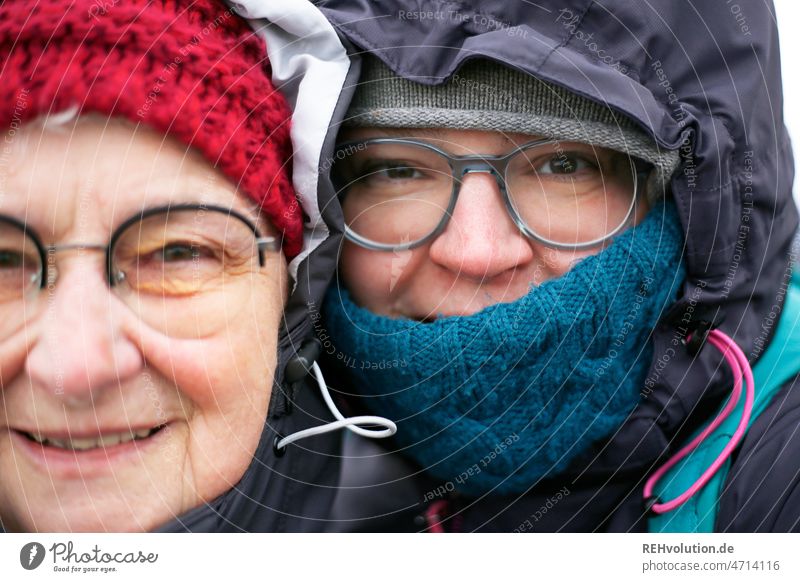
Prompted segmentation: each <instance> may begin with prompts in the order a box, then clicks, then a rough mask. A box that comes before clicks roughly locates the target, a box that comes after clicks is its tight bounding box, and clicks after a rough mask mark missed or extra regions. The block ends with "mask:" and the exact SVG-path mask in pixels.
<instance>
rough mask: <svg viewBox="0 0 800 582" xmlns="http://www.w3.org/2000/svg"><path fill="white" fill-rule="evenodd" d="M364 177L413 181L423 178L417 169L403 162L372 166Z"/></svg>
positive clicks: (365, 171)
mask: <svg viewBox="0 0 800 582" xmlns="http://www.w3.org/2000/svg"><path fill="white" fill-rule="evenodd" d="M362 175H363V176H364V177H365V178H378V179H388V180H412V179H415V178H419V177H421V176H422V172H420V171H419V170H418V169H417V168H415V167H414V166H412V165H409V164H407V163H402V162H384V163H378V164H372V165H370V166H369V167H367V168H365V170H364V172H362Z"/></svg>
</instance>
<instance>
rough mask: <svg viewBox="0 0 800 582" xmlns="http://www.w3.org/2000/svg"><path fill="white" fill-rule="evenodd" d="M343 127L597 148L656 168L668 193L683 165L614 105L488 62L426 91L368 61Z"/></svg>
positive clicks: (373, 60)
mask: <svg viewBox="0 0 800 582" xmlns="http://www.w3.org/2000/svg"><path fill="white" fill-rule="evenodd" d="M344 124H345V125H346V126H348V127H402V128H425V127H446V128H450V129H477V130H484V131H499V132H508V133H527V134H531V135H536V136H541V137H547V138H550V139H558V140H564V141H578V142H582V143H588V144H594V145H597V146H602V147H607V148H611V149H614V150H617V151H621V152H625V153H627V154H629V155H632V156H634V157H637V158H641V159H643V160H645V161H648V162H650V163H651V164H653V166H654V168H655V170H656V171H655V180H656V181H657V182H658V183H660V185H661V188H663V187H664V185H666V184H668V183H669V178H670V176H671V175H672V172H673V171H674V170H675V168H676V167H677V165H678V162H679V155H678V152H677V151H671V150H665V149H663V148H660V147H659V146H658V144H656V143H655V141H654V140H653V139H652V138H651V137H650V136H648V135H647V134H645V133H644V131H642V129H641V128H639V126H637V125H636V124H635V123H634V122H633V121H632V120H631V119H629V118H628V117H627V116H625V115H622V114H619V113H616V112H615V111H614V110H613V109H611V108H610V107H608V106H607V105H603V104H601V103H596V102H594V101H591V100H590V99H586V98H585V97H582V96H580V95H578V94H576V93H573V92H571V91H568V90H567V89H564V88H563V87H559V86H557V85H553V84H552V83H547V82H545V81H542V80H540V79H537V78H536V77H533V76H531V75H528V74H526V73H523V72H520V71H517V70H514V69H510V68H508V67H505V66H503V65H501V64H499V63H496V62H493V61H489V60H486V59H475V60H471V61H468V62H467V63H465V64H464V65H463V66H462V67H461V68H460V69H459V70H458V71H457V72H456V73H455V74H454V75H453V76H452V77H451V78H450V79H448V80H447V81H446V82H445V83H442V84H440V85H424V84H422V83H417V82H414V81H413V80H409V79H405V78H403V77H400V76H398V75H395V74H394V73H393V72H392V70H391V69H390V68H389V67H388V66H386V65H385V64H384V63H383V62H382V61H381V60H380V59H378V58H377V57H374V56H372V55H365V56H364V59H363V61H362V70H361V76H360V78H359V84H358V87H357V88H356V92H355V94H354V96H353V100H352V102H351V104H350V108H349V110H348V112H347V116H346V118H345V121H344ZM661 188H659V189H661Z"/></svg>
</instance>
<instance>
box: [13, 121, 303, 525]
mask: <svg viewBox="0 0 800 582" xmlns="http://www.w3.org/2000/svg"><path fill="white" fill-rule="evenodd" d="M8 135H9V136H10V135H11V134H8ZM11 141H12V142H13V144H14V147H13V150H12V151H11V153H10V157H9V159H8V162H7V164H5V165H4V167H2V168H0V170H2V171H3V172H4V173H5V178H6V182H5V191H6V193H7V194H6V196H5V197H3V198H2V199H1V200H0V212H2V213H3V214H7V215H11V216H14V217H17V218H18V219H21V220H25V221H26V222H27V223H28V224H29V225H30V226H31V227H32V228H33V229H35V230H36V231H37V232H38V233H39V234H40V236H41V237H42V238H43V239H44V241H43V242H44V243H45V244H66V243H70V242H76V241H81V242H90V243H100V244H107V242H108V238H109V236H110V233H111V231H112V230H113V229H114V228H115V227H116V226H117V225H119V224H120V223H121V222H123V221H124V220H125V219H126V218H128V217H129V216H131V215H133V214H135V213H137V212H138V211H139V210H140V209H141V208H142V206H143V205H144V204H145V203H146V204H148V205H161V204H168V203H177V202H202V203H206V204H216V205H221V206H224V207H227V208H233V209H236V210H239V211H240V212H242V213H244V214H245V215H247V216H248V217H250V218H252V220H253V222H254V223H255V224H256V225H257V226H258V228H259V229H260V231H261V233H262V235H267V236H268V235H271V234H274V230H273V229H272V228H271V227H270V226H269V225H268V224H267V223H266V222H265V220H264V219H263V217H259V215H258V213H257V212H256V210H255V209H254V207H253V204H252V202H251V201H249V200H248V199H246V198H244V197H243V196H242V195H241V194H237V193H236V190H235V187H234V186H233V184H231V183H230V182H229V181H228V180H227V179H226V178H225V177H224V176H222V175H221V174H219V173H218V172H217V171H216V170H214V169H213V168H212V167H211V166H210V164H209V163H208V162H206V161H205V159H204V158H202V157H201V156H200V155H199V154H197V153H196V152H194V151H187V148H186V147H185V146H184V145H182V144H180V143H178V142H177V141H173V140H172V139H171V138H170V139H167V138H163V137H162V136H161V135H159V134H156V133H154V132H152V131H150V130H146V129H142V128H139V129H135V128H134V126H133V125H129V124H128V123H127V122H123V121H115V120H111V121H109V120H108V119H105V118H99V117H97V118H95V117H94V116H89V117H86V118H81V119H80V120H78V121H77V122H69V123H68V124H67V125H66V126H64V127H60V128H55V129H43V128H42V127H41V126H37V124H31V125H29V126H26V127H24V128H22V129H20V130H18V131H17V132H16V134H15V135H13V139H12V140H11ZM57 268H58V279H57V281H56V283H55V285H54V287H53V289H52V292H51V293H44V294H43V296H42V297H39V298H38V299H37V301H39V302H44V303H42V304H41V305H40V307H42V306H43V308H41V309H38V310H36V313H35V314H33V315H32V316H31V317H30V318H29V319H28V321H27V322H26V323H25V325H24V326H21V327H20V328H19V329H16V330H14V331H11V332H9V333H6V334H5V335H2V336H0V389H1V390H0V395H2V398H0V475H2V478H1V479H0V517H1V518H2V522H3V525H4V526H5V527H6V528H7V529H9V530H11V531H142V530H151V529H153V528H156V527H158V526H159V525H161V524H163V523H165V522H168V521H170V520H171V519H173V518H174V517H175V516H178V515H180V514H181V513H184V512H185V511H187V510H189V509H191V508H193V507H196V506H198V505H200V504H202V503H203V502H206V501H210V500H213V499H214V498H215V497H217V496H219V495H220V494H222V493H223V492H225V491H227V490H229V489H230V488H231V487H232V486H234V485H235V483H236V482H237V481H238V480H239V479H240V478H241V476H242V475H243V474H244V472H245V470H246V469H247V467H248V466H249V465H250V463H251V461H252V458H253V453H254V452H255V450H256V447H257V444H258V441H259V438H260V435H261V432H262V428H263V425H264V421H265V418H266V412H267V406H268V403H269V396H270V391H271V387H272V381H271V378H272V377H273V372H274V369H275V366H276V357H277V356H276V354H277V336H278V327H279V324H280V321H281V313H282V308H283V305H284V303H285V301H286V298H287V274H286V263H285V259H284V258H283V255H282V254H281V253H267V254H266V265H265V266H264V267H263V268H261V269H258V270H257V272H255V273H252V274H251V275H249V276H248V277H247V280H246V282H245V284H246V285H248V286H249V287H248V288H249V290H250V291H251V294H250V295H248V294H245V295H244V297H249V299H248V300H247V301H246V302H245V303H244V307H241V308H239V309H233V308H231V310H230V312H229V317H228V319H227V321H226V325H221V326H218V327H217V328H214V329H213V330H212V331H210V332H209V333H207V334H206V335H204V336H202V337H199V338H198V337H195V338H191V339H186V338H183V339H176V338H171V337H167V336H166V335H164V334H163V333H161V332H160V331H159V330H157V329H154V328H153V327H151V326H149V325H148V324H146V323H144V322H143V321H142V320H141V319H139V318H138V317H137V316H136V314H135V313H134V311H133V310H132V309H130V308H129V307H128V305H126V304H125V303H124V302H123V301H122V300H121V299H120V298H119V297H118V296H117V295H116V294H114V293H113V292H112V291H111V290H110V288H109V286H108V284H107V282H106V280H105V270H104V265H103V260H102V254H101V253H93V252H86V253H80V252H66V253H60V254H59V255H58V256H57ZM233 290H234V289H233V288H232V289H231V291H232V292H233ZM225 292H226V293H227V292H228V290H225ZM238 292H241V289H239V290H238V291H237V293H238ZM237 297H239V298H240V297H242V296H241V295H238V296H237ZM226 313H228V312H226ZM256 346H257V347H256ZM165 423H166V427H165V428H163V429H162V430H161V431H160V432H158V433H156V434H155V435H154V436H152V437H149V438H147V439H144V440H143V441H137V446H136V447H135V448H134V449H133V451H132V452H130V451H129V452H128V453H127V454H116V453H114V452H113V451H112V449H113V447H109V448H108V454H107V458H105V459H100V460H99V461H98V460H97V459H94V460H93V461H91V462H81V461H80V460H79V459H78V458H77V457H79V456H80V455H81V454H82V453H75V454H74V457H75V459H74V461H71V460H70V459H69V456H70V455H71V453H70V454H68V455H67V457H68V458H67V459H66V461H65V460H64V459H63V455H62V458H61V459H60V461H59V462H58V463H52V464H51V465H50V466H48V465H47V464H43V463H42V462H41V459H37V458H36V455H33V454H31V446H30V441H28V442H27V443H25V442H24V441H23V440H20V439H24V437H21V436H20V434H19V432H18V431H26V430H27V431H33V430H38V431H39V432H41V433H44V434H60V435H64V436H67V435H73V436H74V435H95V436H96V435H97V434H101V435H102V434H108V433H113V432H119V431H120V430H124V429H125V428H127V427H136V428H141V427H155V426H158V425H162V424H165ZM101 456H103V454H102V452H101Z"/></svg>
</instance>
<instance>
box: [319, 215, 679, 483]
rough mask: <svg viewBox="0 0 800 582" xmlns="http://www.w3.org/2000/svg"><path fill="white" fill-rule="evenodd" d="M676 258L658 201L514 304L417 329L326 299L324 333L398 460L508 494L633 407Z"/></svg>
mask: <svg viewBox="0 0 800 582" xmlns="http://www.w3.org/2000/svg"><path fill="white" fill-rule="evenodd" d="M682 251H683V233H682V230H681V226H680V223H679V221H678V217H677V212H676V210H675V208H674V206H673V205H672V204H671V203H659V204H658V205H656V207H655V208H653V209H652V210H651V211H650V212H649V214H648V216H647V217H646V218H645V219H644V220H643V221H642V222H641V223H640V224H639V225H637V226H636V227H633V228H630V229H629V230H628V231H627V232H625V233H624V234H622V235H621V236H619V237H618V238H617V239H616V240H615V241H614V242H613V243H612V244H611V245H610V246H609V247H608V248H606V249H604V250H603V251H602V252H600V253H598V254H597V255H594V256H591V257H588V258H586V259H583V260H582V261H581V262H580V263H578V264H577V265H576V266H575V267H573V268H572V269H571V270H570V271H569V272H567V273H566V274H565V275H563V276H562V277H559V278H558V279H553V280H550V281H546V282H545V283H543V284H541V285H540V286H538V287H534V288H532V289H531V290H530V292H529V293H528V294H527V295H525V296H524V297H522V298H520V299H518V300H517V301H515V302H513V303H500V304H496V305H492V306H490V307H487V308H486V309H484V310H482V311H480V312H478V313H475V314H474V315H470V316H465V317H447V318H442V319H438V320H436V321H434V322H432V323H420V322H416V321H410V320H404V319H391V318H388V317H384V316H379V315H375V314H373V313H371V312H369V311H367V310H365V309H362V308H360V307H358V306H357V305H355V304H354V303H353V302H352V300H351V299H350V298H349V296H348V294H347V292H346V291H344V290H342V289H339V288H336V287H334V288H332V289H331V290H330V291H329V292H328V295H327V297H326V301H325V310H324V312H325V316H326V327H327V329H328V331H329V333H330V335H331V338H332V340H333V346H335V349H336V350H338V352H339V355H340V356H341V357H340V359H342V360H343V361H346V362H349V363H350V364H352V365H348V372H349V373H350V375H351V381H352V382H353V384H354V387H355V389H356V391H357V392H359V393H360V394H362V395H363V396H365V397H366V398H365V403H366V405H367V406H368V407H369V408H370V409H371V411H372V412H374V413H376V414H380V415H383V416H386V417H388V418H390V419H392V420H394V421H395V422H397V426H398V431H397V435H396V437H395V438H396V439H397V442H398V444H399V445H400V447H401V449H402V452H403V453H404V454H406V455H408V456H410V457H412V458H413V459H414V460H416V461H417V462H418V463H419V464H420V465H421V466H422V467H424V468H425V469H426V470H427V471H428V472H429V473H431V474H432V475H434V476H436V477H438V478H440V479H442V480H444V481H446V482H447V483H449V484H451V485H452V488H453V489H457V490H459V491H461V492H463V493H465V494H468V495H480V494H483V493H486V492H489V491H491V492H493V493H495V494H511V493H518V492H522V491H525V490H526V489H528V488H529V487H531V486H533V485H534V484H535V483H536V481H537V480H538V479H540V478H542V477H545V476H548V477H552V476H554V475H557V474H559V473H560V472H562V471H564V470H565V469H566V468H567V466H568V465H569V464H570V462H571V461H573V460H574V459H575V458H576V457H577V456H579V455H580V454H581V453H584V452H586V451H587V450H588V448H589V447H590V445H591V444H592V443H594V442H596V441H598V440H599V439H602V438H604V437H606V436H609V435H610V434H611V433H612V432H613V431H614V430H615V429H617V428H618V427H619V426H620V425H621V424H622V422H623V421H624V420H625V418H626V416H627V415H628V414H629V413H630V412H631V411H632V410H633V408H634V407H635V406H636V403H637V401H638V395H639V391H640V390H641V388H642V384H643V382H644V380H645V376H646V374H647V371H648V368H649V365H650V361H651V359H652V354H653V348H652V344H651V341H650V334H651V333H652V330H653V328H654V327H655V325H656V322H657V321H658V319H659V317H660V315H661V314H662V313H663V312H664V310H665V309H666V308H667V307H668V306H669V304H670V303H672V301H673V300H674V299H675V296H676V292H677V290H678V288H679V285H680V283H681V282H682V281H683V278H684V270H683V264H682V262H681V257H682ZM448 490H450V487H449V486H448Z"/></svg>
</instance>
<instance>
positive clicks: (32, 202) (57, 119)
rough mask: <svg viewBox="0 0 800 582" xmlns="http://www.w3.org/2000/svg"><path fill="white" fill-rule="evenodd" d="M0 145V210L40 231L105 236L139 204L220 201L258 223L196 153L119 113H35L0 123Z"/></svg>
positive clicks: (254, 212) (253, 209)
mask: <svg viewBox="0 0 800 582" xmlns="http://www.w3.org/2000/svg"><path fill="white" fill-rule="evenodd" d="M2 152H3V155H2V159H0V213H3V214H7V215H10V216H13V217H15V218H17V219H19V220H24V221H25V222H27V223H28V224H29V225H30V226H31V227H32V228H35V229H36V230H37V231H38V232H39V233H40V234H41V235H42V236H44V237H47V238H53V239H55V240H63V239H64V238H65V237H66V238H70V237H77V238H78V239H81V240H83V239H86V238H87V237H88V238H94V237H107V236H108V235H109V233H110V232H111V231H112V230H113V229H114V228H115V227H116V226H118V225H119V224H121V223H122V222H124V221H125V220H126V219H128V218H129V217H131V216H133V215H135V214H137V213H139V212H141V211H142V210H144V209H147V208H153V207H158V206H168V205H174V204H191V203H194V204H205V205H215V206H222V207H224V208H231V209H234V210H237V211H239V212H241V213H242V214H244V215H245V216H247V217H248V218H251V219H252V220H253V221H254V222H256V223H257V224H259V225H263V224H264V222H265V221H264V219H263V217H262V215H261V213H260V212H259V211H258V208H257V205H256V204H255V203H254V202H253V201H252V200H251V199H249V198H247V197H245V196H243V195H240V194H238V193H237V192H236V187H235V185H234V184H233V183H232V182H231V181H230V180H229V179H228V178H227V177H225V176H224V175H223V174H222V173H221V172H219V171H218V170H217V169H215V168H214V167H213V166H212V165H211V164H210V163H209V162H208V161H207V160H206V159H205V158H204V157H202V156H201V155H200V154H199V153H198V152H196V151H195V150H193V149H192V148H189V147H187V146H185V145H183V144H181V143H180V142H178V141H177V140H176V139H174V138H172V137H169V136H164V135H162V134H160V133H158V132H156V131H154V130H151V129H149V128H147V127H145V126H143V125H136V124H133V123H131V122H128V121H125V120H119V119H109V118H107V117H104V116H100V115H94V114H90V115H86V116H77V115H74V114H71V112H66V113H62V114H58V115H54V116H53V115H51V116H49V117H43V118H38V119H36V120H34V121H32V122H29V123H27V124H25V125H23V126H19V127H10V128H7V129H6V130H5V131H4V136H3V149H2ZM78 231H80V232H78Z"/></svg>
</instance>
